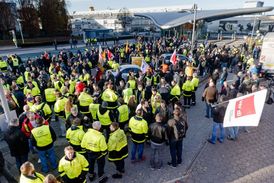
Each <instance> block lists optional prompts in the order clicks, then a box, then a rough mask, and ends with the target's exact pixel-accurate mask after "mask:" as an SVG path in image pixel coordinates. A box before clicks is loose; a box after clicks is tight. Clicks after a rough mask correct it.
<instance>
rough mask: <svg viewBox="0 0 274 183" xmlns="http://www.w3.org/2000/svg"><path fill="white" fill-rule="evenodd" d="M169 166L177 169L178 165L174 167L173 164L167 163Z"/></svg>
mask: <svg viewBox="0 0 274 183" xmlns="http://www.w3.org/2000/svg"><path fill="white" fill-rule="evenodd" d="M167 165H168V166H171V167H173V168H176V165H175V166H174V165H172V163H171V162H167Z"/></svg>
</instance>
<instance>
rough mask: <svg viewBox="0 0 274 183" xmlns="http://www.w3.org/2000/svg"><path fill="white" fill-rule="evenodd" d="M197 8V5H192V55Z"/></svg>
mask: <svg viewBox="0 0 274 183" xmlns="http://www.w3.org/2000/svg"><path fill="white" fill-rule="evenodd" d="M197 8H198V6H197V4H195V3H194V5H193V12H194V17H193V26H192V38H191V53H192V52H193V50H194V41H195V26H196V16H197Z"/></svg>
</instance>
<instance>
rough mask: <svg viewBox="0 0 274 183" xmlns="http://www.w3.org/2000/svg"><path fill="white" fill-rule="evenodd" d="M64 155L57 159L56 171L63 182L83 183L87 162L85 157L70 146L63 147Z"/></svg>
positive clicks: (86, 171)
mask: <svg viewBox="0 0 274 183" xmlns="http://www.w3.org/2000/svg"><path fill="white" fill-rule="evenodd" d="M64 151H65V156H64V157H62V159H61V160H60V161H59V165H58V172H59V174H60V176H61V177H62V179H63V181H64V182H65V183H76V182H77V183H84V182H86V175H87V173H88V166H89V163H88V161H87V160H86V158H85V157H84V156H83V155H81V154H79V153H78V152H75V151H74V149H73V147H72V146H67V147H65V149H64Z"/></svg>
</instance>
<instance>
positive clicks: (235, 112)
mask: <svg viewBox="0 0 274 183" xmlns="http://www.w3.org/2000/svg"><path fill="white" fill-rule="evenodd" d="M266 94H267V90H266V89H264V90H261V91H258V92H254V93H251V94H248V95H245V96H242V97H238V98H235V99H232V100H229V104H228V106H227V109H226V113H225V118H224V127H233V126H258V124H259V121H260V118H261V115H262V111H263V107H264V104H265V99H266Z"/></svg>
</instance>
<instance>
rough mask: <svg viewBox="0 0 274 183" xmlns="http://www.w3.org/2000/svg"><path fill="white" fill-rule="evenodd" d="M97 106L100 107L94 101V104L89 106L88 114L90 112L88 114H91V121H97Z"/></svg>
mask: <svg viewBox="0 0 274 183" xmlns="http://www.w3.org/2000/svg"><path fill="white" fill-rule="evenodd" d="M99 106H100V104H98V103H95V101H94V103H91V104H90V105H89V112H90V114H91V116H92V119H93V121H96V120H98V119H97V111H98V109H99Z"/></svg>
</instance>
